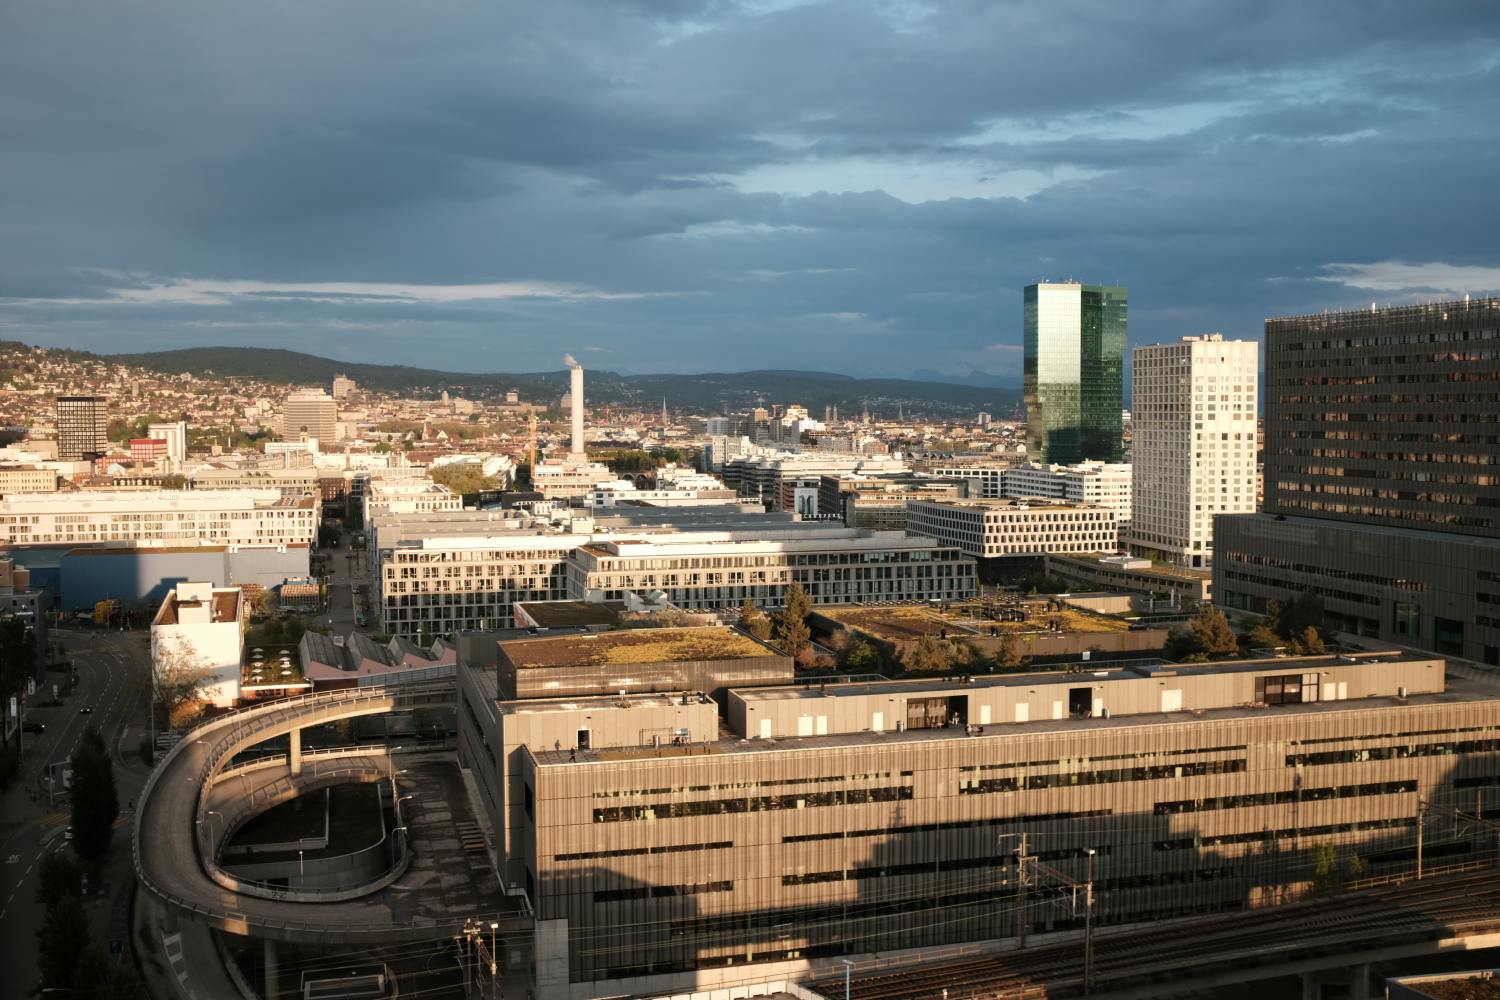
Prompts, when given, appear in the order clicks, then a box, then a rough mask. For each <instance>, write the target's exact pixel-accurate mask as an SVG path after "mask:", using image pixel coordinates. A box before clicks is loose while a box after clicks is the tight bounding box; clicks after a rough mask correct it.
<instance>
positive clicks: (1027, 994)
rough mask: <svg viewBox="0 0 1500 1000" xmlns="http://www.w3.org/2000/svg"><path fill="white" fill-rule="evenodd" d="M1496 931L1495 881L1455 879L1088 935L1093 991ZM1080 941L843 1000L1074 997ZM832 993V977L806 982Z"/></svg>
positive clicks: (884, 976)
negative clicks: (1233, 967)
mask: <svg viewBox="0 0 1500 1000" xmlns="http://www.w3.org/2000/svg"><path fill="white" fill-rule="evenodd" d="M1496 929H1500V875H1497V874H1495V873H1479V874H1473V873H1470V874H1463V875H1458V876H1452V877H1440V878H1434V879H1429V880H1424V881H1422V882H1407V883H1403V884H1400V885H1395V886H1386V887H1381V888H1379V889H1369V890H1364V891H1362V892H1359V893H1353V894H1349V895H1345V896H1340V897H1335V898H1333V899H1328V900H1321V901H1317V902H1307V903H1293V904H1289V905H1286V906H1280V907H1275V908H1269V909H1265V910H1258V911H1252V912H1249V913H1241V914H1236V915H1233V916H1220V917H1212V918H1205V919H1190V920H1172V921H1162V922H1160V923H1157V924H1154V925H1152V926H1151V927H1150V928H1149V929H1146V930H1141V929H1131V930H1128V931H1116V932H1110V931H1096V932H1095V935H1094V990H1095V992H1104V991H1107V990H1108V989H1111V988H1123V987H1126V986H1138V985H1142V984H1148V983H1152V982H1168V981H1170V980H1171V979H1174V978H1185V977H1187V976H1189V975H1192V974H1193V973H1195V972H1199V971H1210V970H1220V969H1223V968H1224V967H1225V966H1226V965H1240V966H1246V967H1248V966H1254V965H1261V964H1270V963H1280V962H1285V961H1288V960H1293V959H1297V958H1305V957H1314V956H1317V955H1326V954H1329V953H1337V952H1340V951H1350V950H1356V949H1358V950H1365V949H1368V948H1371V947H1379V946H1380V945H1381V944H1382V943H1384V942H1387V941H1393V940H1399V941H1400V942H1401V943H1411V942H1413V941H1417V940H1421V939H1423V938H1424V937H1425V938H1437V937H1447V936H1451V935H1453V934H1455V933H1479V932H1485V931H1493V930H1496ZM1082 950H1083V945H1082V941H1081V940H1077V939H1075V940H1073V941H1070V942H1068V943H1066V944H1049V945H1046V946H1043V947H1038V948H1034V949H1028V950H1027V951H1024V952H1022V951H1012V952H1005V953H1001V954H996V955H992V956H986V957H983V958H972V959H966V960H963V961H959V962H951V963H946V964H942V965H934V966H926V967H922V966H914V967H908V968H904V969H897V970H884V971H876V972H870V973H866V974H863V975H861V974H859V973H858V972H857V971H856V975H855V978H854V980H853V983H852V986H851V990H850V997H851V1000H856V998H857V1000H943V998H946V1000H980V998H983V1000H1032V998H1038V997H1047V998H1056V997H1065V996H1072V995H1081V994H1082V992H1083V975H1082V972H1083V969H1082V966H1083V960H1082ZM810 986H811V988H812V989H814V990H816V991H818V992H820V993H822V994H823V995H825V996H830V997H833V996H842V995H843V988H844V983H843V979H842V977H834V978H829V979H826V980H821V981H817V982H814V983H812V984H810Z"/></svg>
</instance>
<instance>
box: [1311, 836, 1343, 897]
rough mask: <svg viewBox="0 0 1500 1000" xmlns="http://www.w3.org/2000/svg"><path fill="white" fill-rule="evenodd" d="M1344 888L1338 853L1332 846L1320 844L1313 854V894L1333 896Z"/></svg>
mask: <svg viewBox="0 0 1500 1000" xmlns="http://www.w3.org/2000/svg"><path fill="white" fill-rule="evenodd" d="M1342 886H1343V878H1342V877H1341V875H1340V873H1339V865H1338V853H1337V851H1335V850H1334V847H1333V845H1332V844H1319V845H1318V846H1317V848H1316V850H1314V852H1313V877H1312V888H1313V892H1314V893H1316V894H1317V895H1319V896H1331V895H1333V894H1334V893H1336V892H1338V891H1339V889H1340V888H1342Z"/></svg>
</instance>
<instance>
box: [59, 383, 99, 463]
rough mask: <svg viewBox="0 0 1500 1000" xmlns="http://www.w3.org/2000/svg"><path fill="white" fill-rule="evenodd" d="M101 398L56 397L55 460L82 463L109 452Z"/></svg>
mask: <svg viewBox="0 0 1500 1000" xmlns="http://www.w3.org/2000/svg"><path fill="white" fill-rule="evenodd" d="M107 402H108V401H107V400H105V398H104V397H103V396H58V397H57V458H58V461H60V462H81V461H87V460H90V459H94V458H98V457H99V456H100V455H103V454H105V453H106V452H108V451H109V410H108V406H107Z"/></svg>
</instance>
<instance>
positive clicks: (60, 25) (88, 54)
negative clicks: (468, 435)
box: [0, 0, 1500, 376]
mask: <svg viewBox="0 0 1500 1000" xmlns="http://www.w3.org/2000/svg"><path fill="white" fill-rule="evenodd" d="M66 18H67V15H66V14H65V13H62V12H58V11H55V10H53V9H51V8H46V7H33V8H28V9H26V10H25V11H22V12H19V13H18V14H17V16H16V17H15V18H13V19H12V20H11V23H10V25H9V28H10V30H8V31H7V33H6V38H5V39H4V40H3V41H0V55H3V57H4V58H0V81H3V84H4V86H5V90H6V92H7V93H10V94H12V95H17V96H16V99H15V100H13V101H11V102H9V103H8V104H7V105H6V108H5V109H4V110H0V124H3V125H4V127H5V129H6V133H7V135H8V136H9V137H11V141H10V142H9V143H8V150H7V153H6V162H7V166H8V168H9V169H8V171H7V173H8V177H9V179H10V183H9V185H8V191H7V199H8V201H7V204H8V205H9V206H11V207H10V210H9V211H7V213H6V215H7V221H8V224H9V228H10V233H11V235H12V239H10V240H7V241H6V244H5V246H6V249H5V250H3V251H0V254H3V256H0V273H3V274H4V275H5V277H4V278H3V279H0V325H3V326H4V327H5V330H6V335H7V336H9V337H15V338H17V339H22V340H27V341H29V342H34V343H39V344H45V345H51V346H72V347H79V348H85V349H93V350H118V349H121V348H122V347H123V348H125V349H135V350H145V349H166V348H172V347H179V346H198V345H209V344H224V343H235V342H240V343H255V344H259V345H263V346H273V347H289V348H296V347H301V346H303V345H305V344H307V343H310V342H312V343H317V344H318V345H319V347H320V348H323V349H324V352H326V353H328V354H330V355H332V356H334V357H336V358H347V359H354V358H357V357H369V358H378V359H380V360H383V361H389V362H394V363H407V364H421V365H425V366H430V367H437V368H449V369H454V368H463V367H469V366H473V367H477V368H479V369H481V370H489V371H496V370H507V369H509V370H523V371H524V370H536V369H538V368H544V367H545V368H550V367H551V366H552V365H553V364H554V363H555V362H554V358H555V355H556V353H557V345H558V344H559V343H568V344H574V345H578V346H577V347H575V350H577V351H578V352H579V353H580V356H581V357H582V358H583V359H584V360H585V362H586V363H589V364H591V365H593V366H595V367H600V368H607V369H611V370H616V371H621V372H647V371H694V370H697V371H703V370H720V371H723V370H746V369H753V368H758V367H764V366H765V361H766V359H772V358H778V357H784V356H787V355H789V354H792V353H795V354H796V356H797V357H798V358H799V360H801V361H804V362H805V367H810V368H818V369H824V370H835V371H846V372H848V373H850V374H854V375H867V376H879V375H887V376H888V375H900V374H908V375H909V374H911V373H912V372H913V370H914V369H918V370H930V371H935V372H940V373H943V374H947V375H963V374H966V373H968V372H971V371H980V372H991V373H996V374H1002V375H1004V374H1011V373H1016V372H1018V371H1019V368H1020V359H1021V289H1022V287H1024V286H1025V285H1026V284H1029V283H1032V282H1035V281H1039V280H1061V279H1064V278H1067V277H1071V276H1082V275H1087V276H1089V277H1090V278H1091V279H1092V280H1098V281H1104V282H1111V283H1119V284H1122V285H1126V286H1129V287H1131V288H1132V290H1133V292H1134V294H1133V298H1134V300H1135V301H1134V303H1133V304H1134V306H1135V310H1134V311H1135V313H1136V320H1137V322H1136V323H1135V324H1133V325H1134V326H1135V333H1134V337H1133V338H1132V342H1131V345H1130V346H1136V345H1139V344H1143V343H1162V342H1169V341H1172V340H1175V339H1176V338H1177V337H1178V336H1181V335H1188V334H1199V333H1205V332H1209V331H1214V330H1218V331H1222V332H1223V333H1224V334H1225V335H1226V336H1228V337H1234V338H1245V337H1255V338H1257V339H1258V337H1259V331H1260V326H1261V320H1262V319H1263V318H1264V317H1266V316H1275V315H1292V314H1306V313H1316V312H1321V311H1323V310H1325V309H1335V308H1344V307H1356V306H1368V305H1369V304H1370V302H1371V301H1372V300H1375V301H1378V302H1382V303H1385V302H1391V303H1403V302H1409V301H1413V300H1416V299H1421V298H1432V297H1454V296H1461V295H1462V294H1463V293H1465V292H1470V293H1473V294H1476V295H1477V294H1482V293H1484V292H1486V291H1494V290H1496V289H1500V267H1497V265H1500V261H1497V260H1496V259H1495V257H1494V255H1493V252H1492V249H1491V248H1490V247H1489V246H1487V245H1486V244H1485V243H1483V242H1482V240H1483V237H1482V236H1480V235H1479V234H1478V232H1477V231H1476V230H1475V229H1474V227H1472V226H1471V225H1468V224H1467V223H1468V221H1469V220H1471V219H1472V218H1475V217H1484V216H1485V215H1486V214H1494V210H1495V208H1496V207H1497V206H1495V205H1494V204H1493V200H1494V199H1495V197H1496V195H1495V194H1494V192H1493V188H1492V186H1491V185H1488V184H1487V183H1486V181H1487V179H1488V177H1489V175H1490V174H1491V173H1492V168H1491V167H1490V162H1491V161H1490V158H1489V156H1488V152H1487V151H1488V150H1489V149H1490V148H1492V146H1493V138H1494V136H1493V131H1494V128H1495V126H1494V125H1493V124H1490V125H1486V124H1485V123H1486V122H1491V123H1492V122H1494V121H1496V120H1500V118H1497V116H1496V115H1495V114H1494V113H1493V112H1494V107H1493V105H1494V102H1495V100H1496V98H1495V97H1494V96H1493V95H1494V94H1495V93H1496V92H1497V90H1500V88H1495V87H1494V86H1493V85H1492V83H1493V80H1494V77H1495V75H1496V73H1497V69H1496V67H1495V64H1494V60H1493V57H1492V52H1493V49H1494V42H1495V38H1496V35H1497V33H1500V28H1497V25H1496V23H1495V21H1494V14H1493V12H1489V11H1485V10H1483V9H1481V10H1478V11H1476V10H1474V9H1472V7H1471V5H1459V4H1456V3H1454V4H1444V5H1436V6H1434V5H1428V6H1426V7H1424V8H1423V9H1421V10H1415V9H1406V8H1395V7H1393V8H1390V9H1387V10H1373V11H1371V10H1363V9H1361V10H1359V11H1357V13H1356V12H1351V11H1349V10H1346V9H1340V8H1337V7H1327V8H1318V9H1313V10H1309V9H1305V8H1303V7H1301V6H1297V5H1286V6H1280V7H1269V8H1267V7H1261V6H1256V7H1254V8H1250V7H1220V6H1215V7H1212V8H1207V7H1205V8H1191V9H1186V10H1183V11H1177V12H1171V13H1164V14H1162V15H1161V18H1160V19H1159V20H1152V19H1147V18H1127V17H1122V16H1119V15H1118V14H1117V13H1115V12H1114V11H1113V10H1112V9H1110V8H1106V7H1100V6H1097V5H1088V4H1078V5H1074V6H1071V7H1069V8H1067V9H1065V10H1061V11H1057V12H1055V13H1054V12H1053V11H1052V9H1051V8H1048V11H1047V14H1046V16H1045V19H1044V14H1043V11H1042V8H1040V7H1013V6H1006V7H1004V8H996V9H983V10H967V9H964V8H962V7H961V6H958V5H952V6H946V5H945V6H936V7H918V6H916V5H900V4H892V5H886V6H879V7H873V6H870V5H862V4H838V3H796V2H784V0H779V2H762V3H755V4H745V5H739V6H733V5H719V4H703V5H696V4H692V3H684V4H680V5H674V6H673V7H671V8H670V9H660V10H659V9H655V8H633V7H628V6H627V7H624V8H620V9H616V10H612V11H608V12H600V11H597V10H594V9H592V8H586V7H574V6H571V5H567V4H549V5H529V6H523V7H521V8H512V9H508V10H506V11H504V12H500V11H492V10H487V9H484V8H482V7H475V8H472V9H470V8H466V7H461V6H449V7H444V8H441V9H438V10H426V11H424V12H423V14H422V15H421V16H420V17H408V16H391V17H383V18H375V17H369V18H361V17H359V16H357V15H356V13H355V12H354V11H352V10H340V9H338V8H336V7H330V8H321V9H319V10H318V11H303V12H301V13H300V14H299V16H298V18H297V21H296V24H297V30H296V32H295V37H294V39H293V40H292V41H290V42H288V41H287V40H286V33H285V30H284V25H283V22H282V20H281V19H280V18H276V17H271V18H265V19H264V20H261V19H259V18H258V17H256V16H255V15H252V14H249V13H248V12H226V11H210V10H209V9H207V8H183V9H177V10H174V9H171V8H168V7H166V6H164V5H163V6H156V7H154V8H152V9H148V10H146V11H143V12H138V13H133V14H131V15H130V16H129V17H128V18H127V16H126V15H125V14H124V12H108V11H105V12H101V14H100V16H99V17H98V18H97V19H93V20H91V21H90V22H89V23H88V24H87V25H78V24H76V23H73V22H72V21H71V20H68V19H66ZM115 18H119V19H120V20H118V21H117V20H114V19H115ZM351 26H352V28H351ZM1460 26H1461V27H1460ZM1043 27H1045V30H1042V29H1043ZM459 37H462V39H463V43H462V44H461V45H457V47H455V43H454V39H455V38H459ZM1329 37H1338V38H1339V39H1340V40H1341V44H1340V46H1339V47H1337V48H1332V47H1329V46H1327V45H1325V44H1324V43H1323V41H1322V40H1323V39H1326V38H1329ZM61 45H66V46H67V49H68V51H69V52H70V53H71V55H70V58H69V59H68V60H67V61H65V62H64V61H59V60H57V59H54V58H52V56H51V55H50V54H49V53H53V52H55V51H56V50H57V47H58V46H61ZM390 50H401V51H406V52H408V53H410V54H408V55H407V56H404V57H403V58H402V60H401V61H400V62H399V63H397V64H396V66H395V71H394V72H391V71H388V69H389V67H387V65H386V64H385V62H384V61H383V60H382V61H381V62H380V63H379V64H378V65H379V70H378V71H377V69H376V66H377V64H376V62H375V59H376V56H375V54H376V53H380V52H385V51H390ZM272 51H274V52H275V53H276V57H275V61H274V70H275V71H274V73H272V74H269V75H268V74H267V73H266V69H267V64H266V63H265V62H264V59H263V57H262V55H261V54H262V53H265V52H272ZM422 52H432V53H441V55H440V56H439V55H434V56H430V57H429V56H425V55H422V54H419V53H422ZM1438 66H1441V71H1439V70H1438V69H1436V67H1438ZM143 67H149V70H148V69H145V68H143ZM64 74H66V75H64ZM271 78H274V82H268V80H269V79H271ZM84 151H86V153H87V155H80V154H82V153H83V152H84ZM1437 177H1441V178H1442V183H1441V184H1435V185H1431V186H1428V187H1423V186H1422V184H1421V179H1422V178H1437ZM914 251H915V252H914ZM913 344H921V345H922V348H923V349H922V356H921V359H920V361H919V362H918V363H917V364H912V363H911V358H910V354H911V348H912V345H913ZM856 345H857V347H856Z"/></svg>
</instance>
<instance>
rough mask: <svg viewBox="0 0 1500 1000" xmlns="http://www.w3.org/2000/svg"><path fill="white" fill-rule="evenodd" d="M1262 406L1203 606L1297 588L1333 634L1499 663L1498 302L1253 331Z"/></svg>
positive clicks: (1307, 319)
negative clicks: (1254, 464)
mask: <svg viewBox="0 0 1500 1000" xmlns="http://www.w3.org/2000/svg"><path fill="white" fill-rule="evenodd" d="M1265 396H1266V413H1265V417H1266V422H1265V506H1264V510H1263V512H1262V513H1260V514H1251V515H1233V516H1225V517H1220V518H1217V519H1215V523H1214V538H1215V548H1216V549H1217V554H1216V559H1217V562H1216V564H1215V568H1214V594H1215V598H1216V600H1218V601H1219V602H1220V603H1222V604H1224V605H1226V606H1228V607H1232V608H1243V609H1247V610H1252V611H1261V610H1264V608H1265V605H1266V602H1267V601H1269V600H1271V599H1286V598H1288V597H1291V596H1295V595H1296V594H1297V593H1300V592H1301V591H1303V590H1306V589H1313V590H1316V591H1317V592H1318V593H1319V594H1321V595H1322V597H1323V601H1324V605H1325V608H1326V609H1327V611H1328V614H1329V618H1330V623H1331V624H1333V625H1335V626H1338V627H1341V628H1343V629H1344V630H1345V631H1350V632H1354V633H1357V634H1361V635H1368V636H1373V637H1378V638H1381V639H1387V640H1391V641H1395V642H1401V643H1404V644H1406V645H1411V646H1416V647H1420V648H1424V649H1432V650H1436V651H1438V652H1442V653H1448V654H1451V655H1455V656H1464V657H1467V658H1469V659H1474V660H1480V661H1483V662H1487V663H1494V664H1500V299H1495V298H1485V299H1473V300H1468V299H1466V300H1463V301H1456V302H1439V303H1431V304H1427V305H1420V306H1402V307H1399V308H1392V309H1372V310H1359V311H1351V312H1344V313H1329V314H1325V315H1320V316H1303V317H1295V318H1289V319H1277V320H1268V321H1267V322H1266V392H1265Z"/></svg>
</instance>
